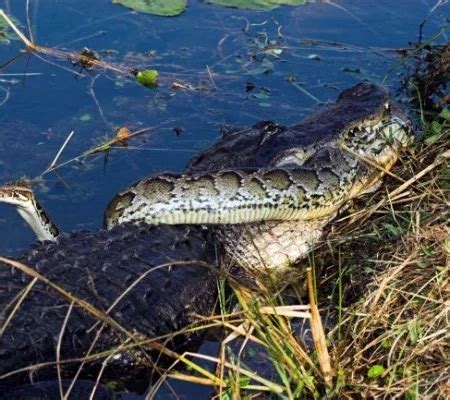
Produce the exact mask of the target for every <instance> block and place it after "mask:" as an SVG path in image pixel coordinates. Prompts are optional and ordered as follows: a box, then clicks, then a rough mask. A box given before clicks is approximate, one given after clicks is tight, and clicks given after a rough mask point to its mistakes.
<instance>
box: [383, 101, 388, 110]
mask: <svg viewBox="0 0 450 400" xmlns="http://www.w3.org/2000/svg"><path fill="white" fill-rule="evenodd" d="M384 108H385V109H386V110H389V101H386V103H384Z"/></svg>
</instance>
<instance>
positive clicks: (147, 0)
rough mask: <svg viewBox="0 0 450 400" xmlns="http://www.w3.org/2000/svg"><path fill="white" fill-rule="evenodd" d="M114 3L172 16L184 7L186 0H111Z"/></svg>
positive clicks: (140, 10)
mask: <svg viewBox="0 0 450 400" xmlns="http://www.w3.org/2000/svg"><path fill="white" fill-rule="evenodd" d="M112 2H113V3H115V4H121V5H122V6H124V7H128V8H131V9H133V10H135V11H138V12H143V13H147V14H154V15H162V16H165V17H173V16H175V15H179V14H181V13H182V12H183V11H184V9H185V8H186V0H112Z"/></svg>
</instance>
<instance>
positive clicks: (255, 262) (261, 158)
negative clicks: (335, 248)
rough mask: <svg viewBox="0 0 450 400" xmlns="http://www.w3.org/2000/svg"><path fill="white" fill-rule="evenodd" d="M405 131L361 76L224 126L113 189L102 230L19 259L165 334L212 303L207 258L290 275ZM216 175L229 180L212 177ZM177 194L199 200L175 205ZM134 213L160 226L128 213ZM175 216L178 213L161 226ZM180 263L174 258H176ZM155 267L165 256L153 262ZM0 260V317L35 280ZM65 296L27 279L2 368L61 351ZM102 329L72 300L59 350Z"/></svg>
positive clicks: (123, 371)
mask: <svg viewBox="0 0 450 400" xmlns="http://www.w3.org/2000/svg"><path fill="white" fill-rule="evenodd" d="M410 136H411V135H410V129H409V122H408V119H407V118H406V116H404V114H402V113H401V111H400V110H399V109H398V108H397V106H396V105H395V104H389V102H388V97H387V94H386V92H385V91H384V90H383V89H382V88H379V87H377V86H374V85H371V84H359V85H356V86H355V87H353V88H351V89H348V90H346V91H344V92H343V93H342V94H341V95H340V96H339V98H338V101H337V102H336V103H335V104H332V105H330V106H328V107H326V108H324V109H323V110H321V111H319V112H316V113H315V114H313V115H311V116H310V117H308V118H306V119H305V120H303V121H302V122H300V123H298V124H296V125H294V126H291V127H282V126H279V125H278V124H276V123H273V122H264V123H259V124H257V125H255V126H254V127H253V128H251V129H245V130H233V132H228V133H227V134H225V135H224V136H223V137H222V138H221V139H220V140H219V141H218V142H217V143H216V144H215V145H213V146H212V147H210V148H209V149H207V150H205V151H203V152H202V153H200V154H199V155H198V156H197V157H195V158H194V159H193V160H192V161H191V162H190V163H189V165H188V167H187V169H186V171H185V174H183V175H179V174H178V175H177V174H170V175H169V174H159V175H156V176H153V177H150V178H146V179H143V180H141V181H139V182H137V183H136V184H134V185H132V186H131V187H129V188H127V189H126V190H124V191H122V192H121V193H119V194H118V195H117V196H115V197H114V198H113V200H112V201H111V202H110V204H109V206H108V208H107V210H106V213H105V223H106V226H107V227H108V228H109V230H102V231H99V232H94V233H86V232H83V233H75V234H72V235H70V236H68V237H62V238H61V239H59V241H58V242H56V243H53V244H40V245H35V246H34V247H33V248H31V249H30V250H28V251H26V252H24V253H23V254H22V255H21V256H20V257H18V260H19V261H21V262H24V263H26V264H27V265H30V266H31V267H35V268H36V269H37V270H38V271H39V272H40V273H41V274H42V275H44V276H46V277H47V278H48V279H50V280H51V281H54V282H55V283H56V284H57V285H59V286H61V287H63V288H64V289H65V290H66V291H69V292H71V293H73V294H74V295H75V296H77V297H79V298H81V299H83V300H86V301H88V302H90V303H92V304H93V305H94V306H95V307H96V308H98V309H100V310H103V311H104V312H105V313H107V314H108V315H109V316H110V317H111V318H112V319H113V320H115V321H117V322H118V323H119V324H121V325H122V326H124V327H125V328H126V329H127V331H128V332H130V331H132V332H133V338H134V336H137V337H144V338H155V337H158V336H160V335H166V334H169V333H173V332H174V331H177V330H179V329H182V328H183V327H185V326H186V325H187V324H190V323H192V322H193V321H195V320H193V319H192V316H193V315H195V314H203V315H206V314H208V313H210V312H212V311H213V309H214V301H215V287H216V285H215V277H216V276H217V274H216V273H217V271H214V269H210V268H207V267H206V266H205V264H208V265H215V262H216V259H221V258H222V257H224V258H226V259H227V261H226V262H224V263H223V264H222V265H221V267H222V269H223V267H224V266H230V265H235V264H238V265H239V266H240V271H243V273H242V274H240V275H242V276H244V277H245V279H246V280H247V281H248V280H259V278H260V275H262V274H263V273H264V271H265V269H266V268H265V267H267V269H275V270H276V271H277V272H278V273H280V275H281V276H285V274H284V272H285V271H284V270H285V268H286V266H289V268H290V266H291V265H293V264H295V263H296V262H297V261H298V260H299V259H300V258H301V257H303V256H305V254H307V253H308V252H309V251H310V250H311V249H312V248H313V247H314V245H315V244H317V241H318V240H319V239H320V237H321V235H322V233H323V228H324V226H325V225H326V223H327V222H328V221H329V220H330V219H332V218H333V217H334V215H335V214H336V212H337V211H338V210H339V208H340V207H341V206H342V205H343V204H344V203H345V202H346V201H348V200H350V199H352V198H354V197H356V196H358V195H360V194H361V193H364V192H366V191H368V190H372V189H373V187H374V185H375V184H376V183H377V182H378V181H379V179H380V178H381V177H382V175H383V174H384V172H385V171H386V170H388V169H389V168H390V167H391V165H392V164H393V162H395V160H396V159H397V157H398V154H399V153H400V151H401V150H402V149H403V148H404V147H405V146H406V145H407V144H408V143H409V141H410ZM367 159H368V161H369V163H367V162H366V161H365V160H367ZM374 163H375V164H379V165H380V167H381V168H376V167H373V164H374ZM218 181H220V184H221V185H222V184H223V183H224V182H225V183H226V184H224V185H222V186H221V187H220V188H217V187H216V184H217V182H218ZM341 183H345V186H344V187H342V186H341ZM174 188H176V191H175V190H174ZM223 188H226V190H230V189H231V190H234V191H235V193H237V194H238V195H239V196H238V197H237V198H236V199H234V200H236V201H234V200H233V199H232V198H231V199H232V200H233V201H234V202H233V201H232V202H231V203H226V204H223V203H221V201H222V200H223V199H225V200H227V199H230V196H229V193H228V192H227V193H226V196H222V195H221V194H222V192H221V190H222V189H223ZM154 189H158V190H157V191H155V190H154ZM218 189H220V190H218ZM286 193H288V195H287V196H285V194H286ZM205 194H206V197H205ZM243 194H246V195H245V196H244V195H243ZM209 195H210V196H211V198H212V199H213V200H211V199H210V198H209V197H208V196H209ZM258 196H260V197H258ZM283 196H284V197H283ZM289 196H290V197H289ZM258 199H259V200H258ZM268 199H269V200H268ZM199 200H200V201H199ZM244 200H245V201H244ZM291 200H292V201H294V203H289V201H291ZM203 201H204V202H205V203H202V202H203ZM227 201H228V200H227ZM258 201H260V202H259V203H258ZM179 204H184V205H197V206H198V205H200V206H199V207H197V206H196V207H192V209H190V210H189V212H183V208H182V207H181V208H180V207H178V206H177V205H179ZM204 204H207V205H208V207H209V205H211V204H214V207H216V208H215V209H214V210H213V209H211V210H212V212H213V214H214V216H213V217H211V221H216V222H217V220H221V222H222V223H221V224H219V225H217V224H214V225H207V228H204V227H202V226H201V224H204V223H208V222H209V221H210V219H209V218H210V216H209V215H208V210H210V208H208V207H203V205H204ZM222 206H223V207H222ZM161 207H163V208H164V207H165V209H166V210H170V207H172V208H173V212H174V214H177V217H176V218H175V217H174V216H173V215H172V216H171V215H169V214H167V215H166V216H163V217H162V219H159V218H160V215H157V214H154V213H153V212H152V210H153V211H154V210H155V209H161ZM183 207H184V206H183ZM233 207H234V208H233ZM290 207H294V208H297V209H298V210H300V211H299V212H298V213H297V214H296V215H297V217H298V216H300V217H299V219H298V220H295V219H294V220H289V218H288V219H287V220H281V221H271V220H270V218H266V216H269V217H270V215H283V216H286V215H288V214H287V210H288V209H289V208H290ZM225 209H227V210H228V211H226V212H224V210H225ZM180 210H181V211H180ZM205 210H206V211H205ZM243 210H246V211H245V212H242V211H243ZM249 210H250V211H249ZM252 210H253V211H252ZM258 210H262V211H258ZM280 210H281V211H280ZM277 212H278V213H280V214H276V213H277ZM296 212H297V211H296ZM271 213H272V214H271ZM41 214H42V212H41ZM182 214H184V217H183V215H182ZM180 215H181V217H180ZM289 215H290V214H289ZM237 216H239V218H242V221H240V220H239V218H237ZM267 219H269V220H267ZM142 220H145V221H147V222H150V223H152V224H160V226H157V227H149V226H142V225H139V226H138V227H134V226H133V225H131V224H129V223H131V222H132V223H138V224H139V223H142ZM171 221H172V223H173V221H178V222H179V221H181V222H182V223H181V224H180V225H177V226H169V225H167V224H170V223H171ZM240 222H241V223H240ZM193 224H194V225H193ZM44 233H45V232H44ZM47 233H48V232H47ZM177 261H183V262H182V263H181V264H182V265H174V263H175V264H177V263H176V262H177ZM161 264H170V265H171V267H170V268H169V267H167V266H166V267H165V268H164V267H161V268H160V269H159V268H157V267H158V266H160V265H161ZM1 268H2V269H1V270H0V274H1V275H0V282H1V284H0V285H1V286H0V290H1V291H0V309H2V310H4V312H3V315H2V318H3V321H6V319H7V317H8V315H9V312H10V310H11V309H12V308H13V307H14V303H15V302H16V301H17V299H18V298H20V293H22V292H21V291H22V290H23V289H25V287H26V286H27V285H28V284H29V282H30V281H31V278H29V277H28V276H25V275H24V274H22V273H20V272H19V271H17V270H15V271H13V270H11V267H10V266H5V265H1ZM225 272H228V271H225ZM133 282H138V283H136V285H133ZM130 285H131V286H130ZM123 293H126V295H125V296H124V297H123V298H122V297H121V294H123ZM18 296H19V297H18ZM118 299H119V300H118ZM116 303H117V304H116ZM69 305H70V301H67V300H65V299H62V298H61V297H60V295H57V294H55V292H54V291H53V289H50V288H49V287H48V286H47V285H45V284H43V283H35V285H34V286H33V288H31V290H30V292H29V293H28V295H27V296H26V298H25V300H24V301H23V304H21V306H20V307H19V309H18V311H17V312H16V314H15V315H14V317H13V318H12V319H11V320H10V321H9V324H8V326H7V327H6V330H5V332H4V333H3V336H2V338H1V341H0V374H1V375H2V376H3V377H5V374H9V373H11V371H12V370H16V369H19V368H24V367H26V366H28V365H30V364H36V363H39V362H54V361H55V360H56V359H57V353H56V347H57V342H58V337H59V335H60V333H61V329H62V326H64V321H65V319H66V315H67V312H68V310H69ZM98 328H99V324H98V322H97V321H96V319H95V318H93V317H91V316H90V314H89V313H87V312H85V311H84V310H83V309H81V308H80V307H78V306H76V305H75V306H74V307H73V309H72V311H71V313H70V315H69V317H68V318H67V323H66V324H65V329H64V335H63V336H62V343H61V346H60V348H61V353H60V354H59V357H60V359H67V358H71V357H80V356H83V355H85V354H86V352H87V350H88V349H89V347H90V346H91V343H92V341H93V338H94V337H95V334H96V331H97V329H98ZM125 336H126V335H125ZM199 339H200V338H199V336H196V335H195V334H194V335H184V336H178V337H175V338H174V339H173V340H171V341H169V342H168V343H167V344H168V346H169V348H172V349H175V350H177V351H183V350H184V349H186V348H188V347H189V346H190V345H191V344H195V343H196V342H198V340H199ZM129 340H130V338H129V337H128V338H127V337H124V335H123V332H121V331H119V332H118V331H117V330H114V329H112V328H111V327H110V325H108V326H106V327H105V328H103V329H102V330H101V331H100V334H99V336H98V338H97V340H96V344H95V346H94V351H96V352H98V351H103V350H107V349H118V346H120V344H123V343H125V341H126V343H127V344H129ZM132 341H133V339H132ZM132 347H133V346H132ZM150 347H151V346H145V345H144V344H142V345H141V346H139V347H136V346H134V347H133V350H132V351H131V350H123V351H121V352H118V353H117V354H114V355H113V356H112V357H110V359H108V363H111V364H109V365H113V368H106V370H105V371H104V373H103V375H102V376H103V378H104V379H107V378H109V377H113V376H116V375H122V376H123V375H136V374H138V373H141V372H142V371H149V369H150V368H149V366H150V365H151V363H152V362H153V361H154V359H153V358H152V355H153V356H154V353H152V352H151V351H150ZM98 368H99V362H97V363H88V364H87V365H86V366H84V368H83V370H82V374H85V375H82V376H92V375H95V373H96V372H97V371H98ZM62 372H63V374H65V375H67V376H73V373H74V366H73V364H70V363H65V364H63V368H62ZM37 373H38V374H39V375H38V376H39V378H49V377H55V376H56V375H55V369H54V368H47V369H40V370H39V371H38V372H37ZM25 375H26V374H23V375H22V376H25ZM8 376H9V377H10V378H11V380H12V379H13V378H14V377H17V375H8ZM0 378H1V376H0Z"/></svg>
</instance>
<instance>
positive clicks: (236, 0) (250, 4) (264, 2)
mask: <svg viewBox="0 0 450 400" xmlns="http://www.w3.org/2000/svg"><path fill="white" fill-rule="evenodd" d="M204 1H206V2H207V3H211V4H217V5H220V6H225V7H233V8H247V9H250V10H273V9H274V8H277V7H279V6H280V5H290V6H298V5H302V4H306V3H311V2H313V1H315V0H204Z"/></svg>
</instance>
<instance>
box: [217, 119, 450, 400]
mask: <svg viewBox="0 0 450 400" xmlns="http://www.w3.org/2000/svg"><path fill="white" fill-rule="evenodd" d="M441 122H442V121H441ZM442 124H443V128H444V134H443V135H440V136H435V137H434V138H432V139H430V138H428V139H427V140H422V141H419V142H418V144H417V145H416V146H415V148H414V149H412V150H411V152H409V153H408V154H406V155H404V157H403V158H402V160H400V162H399V163H398V164H397V165H396V166H395V167H394V169H393V170H392V176H389V177H388V178H387V179H385V181H384V183H383V185H382V187H381V188H380V190H378V191H377V192H376V193H375V194H373V195H368V196H365V198H362V199H359V200H358V201H356V202H355V203H354V204H352V206H351V207H350V209H349V210H348V211H347V212H346V214H345V215H343V216H342V217H341V219H340V220H338V221H336V222H334V223H333V224H332V226H331V229H330V232H329V235H328V238H327V240H325V241H324V242H323V244H322V246H320V247H319V248H318V249H316V251H315V252H314V254H313V256H312V257H311V258H310V259H309V260H308V262H307V263H306V264H308V265H309V266H310V267H315V269H316V274H317V288H316V289H315V291H316V294H317V297H318V300H319V305H320V314H321V316H322V319H323V320H324V322H325V325H326V327H327V328H328V330H329V332H328V334H327V337H326V347H325V350H324V348H323V347H324V344H325V341H324V340H321V341H320V343H319V345H317V343H315V340H314V341H311V340H310V343H309V345H310V346H311V347H312V343H311V342H314V346H313V347H314V348H310V349H307V347H308V346H306V347H305V346H302V345H300V344H298V332H297V333H296V330H295V328H294V327H293V325H295V324H294V323H293V320H292V318H293V317H297V318H303V319H305V320H309V324H310V325H309V326H310V327H311V330H312V331H313V332H312V337H313V338H314V339H315V336H317V333H318V334H319V336H320V329H318V328H317V327H316V326H315V325H314V324H312V322H311V320H312V318H311V315H312V314H313V312H312V310H311V309H310V308H309V309H305V310H306V314H307V315H303V314H301V313H299V314H298V315H294V314H291V313H289V312H288V311H289V310H290V309H291V308H292V307H294V306H292V305H291V306H286V305H285V303H284V298H283V297H282V296H279V295H278V294H274V292H273V291H272V292H270V291H269V292H268V293H267V294H266V296H263V298H259V299H258V300H257V301H256V302H255V301H254V299H252V296H249V295H247V296H242V294H241V293H238V295H237V297H238V300H239V303H240V305H241V307H242V309H243V315H242V318H243V320H244V321H246V322H242V321H243V320H242V319H240V322H239V323H240V324H241V325H240V330H238V329H237V327H236V326H233V324H232V323H228V320H227V315H223V316H222V317H223V319H224V321H225V322H224V325H225V326H226V327H227V328H228V329H231V331H233V335H232V339H233V340H234V339H235V338H236V337H240V340H238V341H237V342H236V343H234V346H233V345H232V344H231V340H228V341H227V342H226V343H225V344H224V345H223V348H222V351H221V356H220V357H218V359H216V360H215V361H216V362H217V363H218V364H219V366H222V368H218V370H220V377H221V380H222V381H224V382H229V385H228V389H227V391H224V388H221V389H220V390H219V391H218V392H219V393H218V397H219V398H240V397H242V396H248V395H250V396H254V397H259V396H261V395H263V396H266V394H267V392H271V393H272V395H274V396H276V397H283V398H287V399H295V398H316V397H324V396H325V397H326V398H339V399H340V398H351V399H353V398H396V397H397V398H408V399H416V398H417V399H418V398H430V399H435V398H442V399H444V398H447V397H446V396H448V394H449V393H448V391H449V386H448V384H449V379H450V362H449V360H450V348H449V347H450V346H449V334H450V331H449V328H448V327H449V326H450V313H449V312H450V296H449V294H450V289H449V282H448V276H449V262H448V259H449V255H450V231H449V229H448V220H449V218H448V217H449V212H448V210H449V207H448V206H449V197H448V191H449V177H450V171H449V167H448V159H449V150H448V149H449V144H450V141H449V139H448V132H449V126H448V124H449V122H448V121H447V122H445V121H444V122H442ZM309 286H310V287H309V294H310V299H311V293H312V288H311V285H309ZM310 299H301V296H300V297H299V299H298V300H299V301H304V302H305V303H308V301H309V300H310ZM262 302H265V304H269V306H270V307H272V308H273V309H274V310H277V313H272V314H271V315H270V318H269V317H268V316H267V315H262V313H261V312H260V310H261V303H262ZM290 307H291V308H290ZM303 307H305V306H303ZM265 308H267V306H266V307H265ZM258 310H259V311H258ZM243 327H246V329H243ZM319 328H320V327H319ZM317 330H318V332H316V331H317ZM250 343H253V347H254V346H259V347H258V348H259V349H263V350H264V352H265V354H266V357H267V358H266V362H267V359H269V360H270V364H271V365H272V367H273V368H272V375H270V374H269V375H267V379H270V380H272V382H273V384H274V385H276V386H274V387H272V388H271V387H270V385H267V384H266V385H258V386H255V384H254V382H252V380H251V379H242V372H243V371H244V372H245V376H247V377H248V376H249V374H250V371H251V370H249V365H250V364H251V357H249V356H248V354H247V356H246V355H245V354H246V353H249V352H248V349H247V347H249V348H251V347H252V345H250ZM294 343H295V344H294ZM327 348H328V352H329V353H330V356H331V366H329V367H327V362H328V361H327V357H328V353H327V351H326V350H327ZM318 350H320V351H318ZM324 357H325V358H324ZM324 360H325V361H324ZM227 366H228V367H227ZM324 367H325V368H324ZM273 370H275V371H276V372H275V374H274V373H273ZM256 371H258V369H256ZM258 372H260V373H263V372H266V373H267V371H264V367H263V371H261V370H259V371H258ZM269 376H270V378H269ZM230 382H231V383H230ZM252 383H253V385H252ZM275 389H276V390H275ZM227 396H228V397H227Z"/></svg>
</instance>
